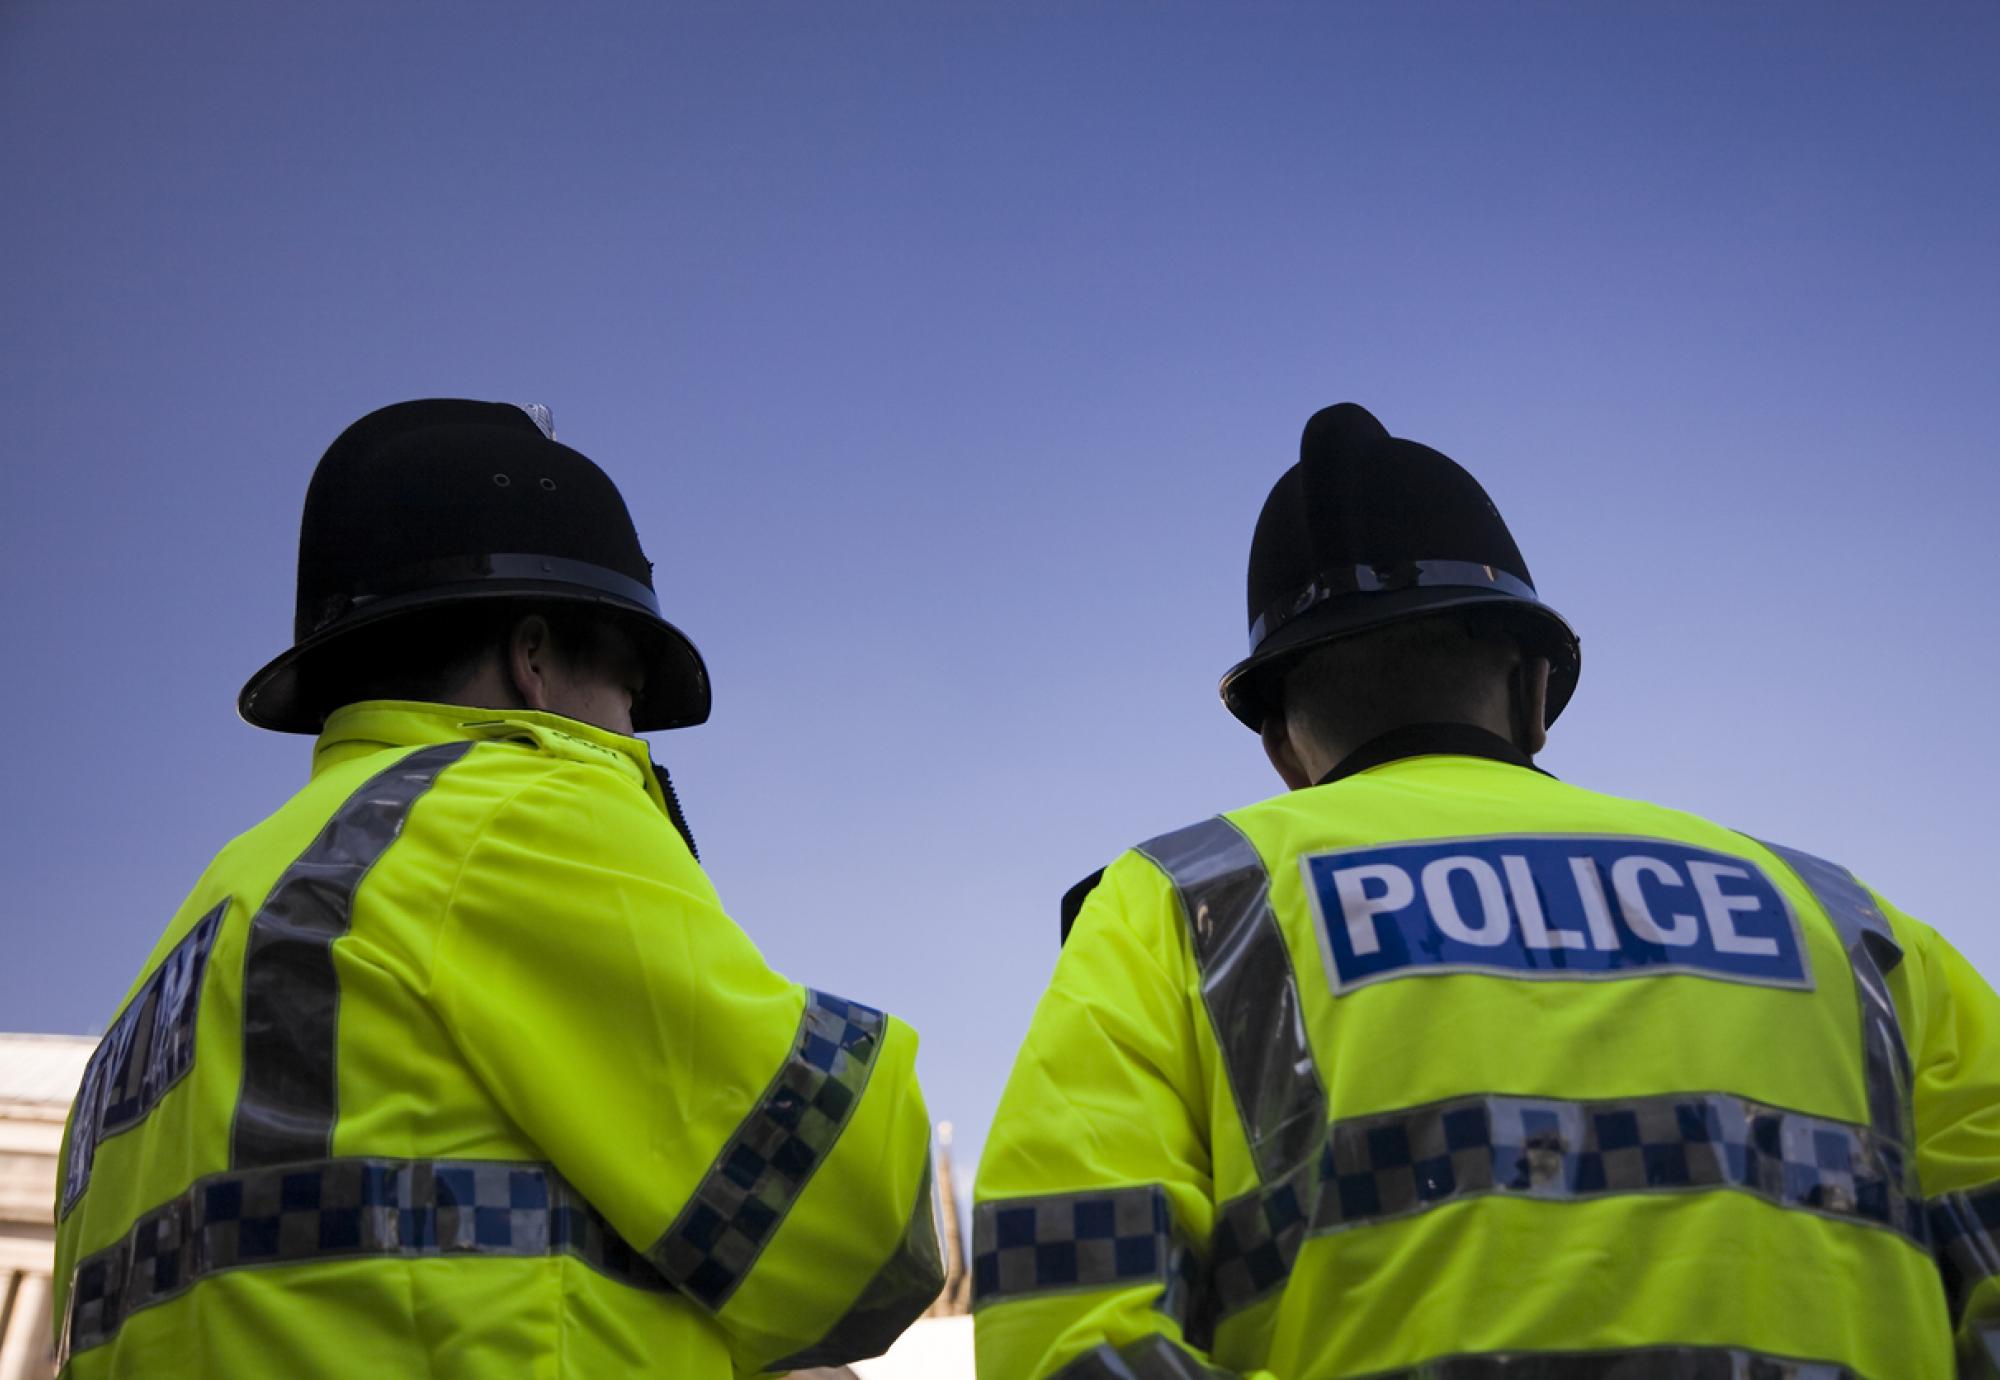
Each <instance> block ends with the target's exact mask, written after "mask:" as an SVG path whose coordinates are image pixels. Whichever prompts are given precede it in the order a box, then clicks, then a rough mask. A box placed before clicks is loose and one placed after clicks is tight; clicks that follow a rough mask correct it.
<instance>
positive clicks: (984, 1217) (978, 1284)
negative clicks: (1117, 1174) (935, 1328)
mask: <svg viewBox="0 0 2000 1380" xmlns="http://www.w3.org/2000/svg"><path fill="white" fill-rule="evenodd" d="M1199 1277H1200V1261H1199V1258H1198V1257H1197V1256H1196V1255H1195V1253H1194V1251H1193V1250H1192V1249H1191V1248H1190V1247H1189V1245H1188V1244H1187V1242H1186V1240H1185V1239H1184V1237H1183V1236H1182V1235H1181V1234H1180V1232H1179V1231H1178V1230H1177V1229H1176V1227H1175V1224H1174V1217H1173V1207H1172V1205H1171V1204H1170V1203H1169V1202H1168V1201H1167V1193H1166V1190H1165V1189H1164V1188H1162V1187H1160V1186H1159V1185H1158V1184H1145V1185H1141V1186H1137V1187H1133V1188H1113V1189H1098V1190H1087V1191H1084V1192H1080V1193H1052V1194H1046V1195H1043V1196H1038V1197H1033V1198H998V1199H994V1200H992V1201H990V1202H984V1203H980V1204H978V1205H977V1206H976V1207H974V1209H973V1212H972V1306H973V1309H974V1311H977V1310H978V1309H980V1308H983V1307H985V1306H987V1305H988V1304H994V1303H1004V1302H1007V1301H1009V1300H1012V1299H1018V1298H1029V1297H1033V1296H1036V1295H1042V1294H1061V1293H1072V1292H1077V1291H1082V1290H1091V1289H1129V1288H1133V1287H1136V1286H1139V1285H1144V1284H1152V1285H1157V1286H1158V1287H1159V1291H1160V1292H1159V1295H1158V1296H1157V1298H1156V1299H1155V1300H1154V1304H1153V1306H1154V1307H1155V1308H1156V1309H1158V1310H1159V1311H1160V1312H1162V1313H1165V1314H1166V1315H1167V1316H1168V1317H1170V1318H1172V1319H1174V1320H1175V1321H1176V1322H1178V1323H1180V1325H1181V1330H1182V1332H1183V1333H1184V1334H1188V1333H1195V1332H1198V1331H1199V1330H1200V1328H1199V1327H1198V1323H1197V1319H1196V1318H1195V1316H1194V1310H1195V1305H1196V1303H1197V1300H1198V1297H1199V1292H1200V1291H1199V1289H1198V1288H1197V1284H1198V1281H1199Z"/></svg>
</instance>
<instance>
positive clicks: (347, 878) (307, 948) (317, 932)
mask: <svg viewBox="0 0 2000 1380" xmlns="http://www.w3.org/2000/svg"><path fill="white" fill-rule="evenodd" d="M471 749H472V744H471V743H469V742H456V743H438V744H435V745H434V746H431V747H426V748H419V749H417V751H415V752H412V753H410V754H408V755H407V756H405V757H403V758H401V759H400V760H398V761H397V762H396V764H395V765H394V766H391V767H389V768H388V769H387V770H385V771H382V772H380V773H378V774H377V775H375V776H373V777H371V778H369V780H368V782H367V783H366V784H365V785H363V786H362V787H361V789H360V790H358V791H356V792H355V793H354V794H353V795H351V796H349V797H348V798H347V801H346V802H345V803H344V804H343V805H342V806H341V807H340V808H339V809H338V810H336V811H335V812H334V814H333V818H331V819H329V820H328V821H327V822H326V826H325V827H324V828H322V829H321V830H320V832H319V836H318V837H317V838H315V839H314V840H313V841H312V844H311V846H310V847H308V848H307V849H306V851H305V852H304V853H302V854H300V855H299V858H298V861H296V862H294V863H293V864H292V865H291V866H290V867H288V868H286V869H285V873H284V875H283V876H281V877H279V878H278V880H277V882H276V883H274V884H273V885H272V887H271V890H270V892H269V893H268V894H267V895H266V896H265V898H264V904H263V905H262V906H260V907H259V908H258V910H257V913H256V914H255V915H254V916H252V917H251V920H250V933H249V938H248V940H247V941H246V945H245V953H244V959H243V1083H242V1089H241V1092H240V1093H239V1094H238V1097H237V1102H236V1118H235V1123H234V1125H233V1127H232V1128H231V1132H230V1163H231V1164H232V1165H233V1166H235V1167H237V1168H254V1167H256V1166H258V1165H266V1164H283V1163H286V1162H289V1161H293V1160H315V1159H322V1158H325V1157H326V1156H328V1155H330V1154H331V1153H332V1152H333V1124H334V1120H335V1118H336V1117H337V1116H338V1115H339V1106H338V1102H337V1081H336V1080H337V1076H338V1075H337V1071H336V1069H335V1067H334V1061H335V1058H336V1053H337V1050H338V1047H339V1029H338V1022H339V1016H340V978H339V975H338V973H337V972H336V971H335V969H334V966H333V944H334V941H335V940H337V939H339V938H340V937H341V936H342V935H344V934H346V933H347V931H348V927H349V925H350V924H351V922H352V920H353V912H354V893H355V891H356V890H357V889H358V888H359V887H360V885H361V879H362V878H363V877H366V876H367V875H368V870H369V869H370V868H371V867H373V866H374V865H375V863H376V861H377V860H378V859H380V858H381V856H382V854H383V853H385V852H387V851H388V848H389V845H390V844H392V843H394V842H395V841H396V839H397V837H398V835H400V834H401V833H402V830H403V821H404V820H405V819H407V818H408V817H409V813H410V807H411V806H412V805H414V804H415V803H416V801H417V799H418V797H420V796H422V795H423V794H424V792H426V791H428V790H429V789H430V788H431V786H432V785H433V784H434V783H435V782H436V781H437V778H438V773H440V772H442V771H443V770H444V769H445V768H446V767H448V766H450V765H451V764H452V763H453V762H456V761H457V760H458V759H459V758H461V757H463V756H464V755H465V754H466V753H467V752H469V751H470V750H471Z"/></svg>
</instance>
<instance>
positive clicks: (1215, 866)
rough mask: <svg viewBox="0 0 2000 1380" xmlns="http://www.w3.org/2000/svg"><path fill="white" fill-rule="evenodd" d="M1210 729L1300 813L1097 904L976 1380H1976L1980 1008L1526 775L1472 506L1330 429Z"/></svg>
mask: <svg viewBox="0 0 2000 1380" xmlns="http://www.w3.org/2000/svg"><path fill="white" fill-rule="evenodd" d="M1249 614H1250V640H1251V655H1250V657H1249V659H1248V660H1246V661H1244V662H1243V663H1241V664H1240V665H1238V666H1236V667H1235V668H1234V669H1232V670H1231V671H1230V672H1229V673H1228V675H1227V676H1226V677H1225V678H1224V680H1223V685H1222V692H1223V698H1224V700H1225V702H1226V703H1227V705H1228V707H1229V708H1230V710H1231V711H1232V712H1234V713H1235V715H1236V716H1237V717H1238V718H1239V719H1241V720H1242V721H1243V722H1244V723H1245V724H1247V725H1249V726H1250V727H1251V728H1253V729H1257V730H1259V731H1261V733H1262V735H1263V739H1264V744H1265V747H1266V750H1267V752H1268V754H1269V756H1270V758H1271V761H1272V763H1273V764H1274V765H1275V766H1276V768H1277V770H1278V773H1279V775H1280V776H1281V777H1282V778H1283V779H1284V781H1285V784H1286V785H1287V786H1288V787H1290V788H1291V790H1290V793H1289V794H1286V795H1282V796H1279V797H1278V798H1276V799H1272V800H1268V801H1265V802H1263V803H1262V804H1257V805H1251V806H1249V807H1247V808H1244V809H1238V810H1232V811H1230V812H1228V813H1226V814H1224V815H1220V816H1217V817H1214V818H1211V819H1207V820H1204V821H1202V822H1200V823H1197V824H1191V825H1189V826H1187V827H1186V828H1182V829H1177V830H1174V831H1173V832H1171V833H1167V834H1163V835H1161V836H1160V837H1159V838H1156V839H1153V840H1151V841H1150V842H1147V843H1143V844H1140V845H1139V846H1138V847H1137V848H1135V849H1133V850H1132V851H1131V852H1129V853H1126V854H1125V855H1124V856H1122V857H1120V858H1119V859H1118V860H1117V861H1115V862H1113V863H1112V864H1111V866H1110V867H1109V868H1108V869H1106V871H1105V872H1104V873H1103V876H1102V880H1101V881H1100V882H1098V883H1097V885H1096V886H1095V888H1094V889H1093V890H1091V891H1090V892H1089V894H1088V898H1087V900H1085V901H1084V903H1083V906H1082V910H1081V913H1080V914H1079V915H1078V916H1077V917H1076V918H1075V924H1074V928H1073V929H1072V930H1071V931H1070V933H1069V936H1068V939H1067V942H1066V944H1065V947H1064V950H1063V953H1062V956H1061V959H1060V961H1059V962H1058V964H1057V966H1056V971H1055V976H1054V978H1053V980H1052V981H1051V983H1050V986H1049V990H1048V992H1047V994H1046V995H1045V996H1044V997H1043V999H1042V1002H1041V1004H1040V1006H1039V1008H1038V1009H1037V1011H1036V1012H1035V1016H1034V1021H1033V1024H1032V1027H1031V1028H1030V1030H1029V1033H1028V1037H1027V1042H1026V1045H1025V1047H1024V1048H1023V1049H1022V1051H1021V1054H1020V1057H1019V1059H1018V1061H1017V1062H1016V1064H1015V1067H1014V1072H1013V1076H1012V1078H1011V1079H1010V1081H1009V1082H1008V1084H1007V1089H1006V1093H1005V1095H1004V1097H1003V1099H1002V1101H1001V1105H1000V1110H999V1113H998V1117H997V1120H996V1123H995V1126H994V1130H993V1134H992V1137H991V1139H990V1141H989V1142H988V1145H987V1148H986V1153H985V1156H984V1158H983V1160H982V1162H981V1165H980V1171H979V1180H978V1188H977V1194H976V1198H977V1205H976V1208H975V1217H974V1261H973V1280H974V1290H975V1305H974V1306H975V1309H976V1316H977V1336H978V1350H979V1363H980V1374H981V1376H982V1377H986V1380H1031V1377H1045V1376H1060V1377H1063V1380H1173V1378H1175V1377H1194V1376H1215V1375H1244V1376H1261V1377H1274V1378H1275V1380H1304V1378H1305V1377H1313V1378H1314V1380H1321V1378H1325V1380H1331V1378H1332V1377H1344V1376H1369V1377H1390V1376H1394V1377H1410V1378H1411V1380H1417V1378H1418V1377H1421V1378H1422V1380H1583V1377H1600V1376H1615V1377H1621V1378H1622V1380H1710V1377H1714V1378H1715V1380H1723V1377H1733V1380H1752V1378H1753V1377H1759V1378H1762V1380H1808V1378H1812V1380H1832V1377H1854V1376H1861V1377H1868V1380H1925V1378H1926V1377H1936V1376H1949V1375H1951V1374H1953V1372H1954V1367H1956V1368H1957V1369H1958V1372H1959V1373H1961V1374H1967V1375H1993V1374H1995V1373H1996V1363H1995V1359H1994V1358H1995V1356H1996V1354H2000V1278H1996V1274H2000V1001H1996V999H1995V997H1994V994H1993V992H1992V990H1991V989H1990V988H1989V987H1988V986H1987V985H1986V983H1985V982H1983V981H1982V980H1981V979H1980V978H1979V976H1978V975H1977V974H1975V973H1974V972H1973V971H1972V969H1971V968H1970V967H1969V966H1968V965H1967V964H1966V962H1965V960H1964V959H1962V958H1961V957H1960V956H1959V955H1958V954H1957V953H1956V952H1954V951H1953V949H1952V948H1951V946H1950V945H1949V944H1947V943H1945V941H1944V940H1942V939H1941V938H1939V937H1938V935H1937V934H1936V933H1935V932H1934V931H1933V930H1931V929H1929V928H1927V927H1926V926H1924V925H1922V924H1920V923H1918V922H1917V921H1915V920H1912V919H1910V918H1909V917H1908V916H1905V915H1904V914H1902V913H1901V912H1900V911H1898V910H1896V909H1895V908H1894V907H1893V906H1891V905H1889V904H1888V903H1887V902H1886V901H1884V900H1883V899H1882V898H1880V897H1879V896H1876V895H1875V894H1874V893H1873V892H1871V891H1869V890H1868V889H1867V887H1865V886H1864V885H1862V884H1861V883H1860V882H1858V881H1856V880H1855V878H1854V877H1853V875H1852V874H1850V873H1849V872H1847V871H1846V870H1845V869H1844V868H1842V867H1840V866H1837V865H1836V864H1834V863H1831V862H1827V861H1824V860H1822V859H1819V858H1816V857H1813V856H1811V855H1810V854H1807V853H1803V852H1799V851H1796V850H1795V849H1792V848H1789V847H1785V846H1782V845H1779V844H1774V843H1767V842H1762V841H1760V840H1758V839H1754V838H1751V837H1748V836H1746V835H1743V834H1739V833H1735V832H1732V831H1731V830H1729V829H1726V828H1724V827H1722V826H1720V825H1717V824H1711V823H1709V822H1708V821H1706V820H1703V819H1698V818H1695V817H1693V816H1691V815H1687V814H1683V813H1680V812H1678V811H1675V810H1669V809H1665V808H1662V807H1660V806H1656V805H1649V804H1645V803H1642V802H1639V801H1632V800H1621V799H1617V798H1614V797H1611V796H1605V795H1599V794H1596V793H1595V792H1592V791H1588V790H1584V789H1582V788H1580V787H1577V786H1572V785H1568V784H1565V783H1563V782H1560V781H1557V780H1555V779H1554V778H1552V777H1550V776H1548V775H1546V774H1545V773H1543V772H1541V771H1540V770H1538V769H1537V768H1536V767H1535V766H1534V763H1533V755H1534V753H1535V752H1536V751H1538V750H1539V749H1540V748H1541V747H1542V745H1543V741H1544V725H1545V724H1546V723H1547V722H1550V721H1553V720H1554V718H1555V717H1556V715H1557V714H1558V713H1559V712H1561V710H1562V708H1563V706H1564V704H1565V703H1566V702H1567V701H1568V699H1569V697H1570V693H1571V691H1572V689H1573V688H1574V686H1575V684H1576V678H1577V670H1578V664H1579V662H1578V650H1577V641H1576V638H1575V637H1574V635H1573V634H1572V633H1571V632H1570V630H1569V628H1568V627H1567V625H1566V624H1565V623H1564V622H1563V620H1562V619H1560V618H1559V617H1557V615H1556V614H1555V613H1554V612H1553V611H1551V610H1550V609H1549V607H1548V606H1547V605H1545V604H1543V603H1541V602H1540V600H1539V599H1538V597H1537V596H1536V593H1535V590H1534V588H1533V584H1532V582H1531V580H1530V578H1529V574H1528V568H1527V566H1526V565H1525V564H1524V563H1523V561H1522V559H1521V555H1520V552H1519V551H1518V550H1517V549H1516V547H1515V544H1514V542H1513V539H1512V538H1511V537H1510V536H1509V535H1508V532H1507V529H1506V527H1505V526H1504V524H1503V523H1502V521H1501V519H1500V516H1499V514H1498V512H1497V511H1496V510H1495V509H1494V507H1493V505H1492V503H1491V502H1490V501H1489V500H1488V498H1487V496H1486V494H1485V493H1484V492H1483V491H1482V490H1481V488H1480V487H1479V485H1478V484H1477V483H1476V482H1475V481H1474V480H1473V479H1472V477H1471V476H1470V475H1468V474H1466V473H1465V471H1463V470H1462V469H1460V468H1459V467H1458V466H1457V465H1455V464H1454V463H1453V462H1452V461H1450V460H1449V459H1447V458H1446V457H1445V456H1443V455H1440V454H1438V453H1437V452H1436V451H1433V450H1430V449H1428V448H1426V447H1424V446H1420V445H1417V444H1414V443H1412V442H1409V441H1404V440H1398V439H1394V438H1391V437H1390V436H1389V435H1388V433H1387V432H1386V431H1384V430H1383V428H1382V426H1381V425H1380V424H1379V423H1378V422H1377V421H1376V420H1375V419H1374V418H1373V417H1371V416H1370V415H1369V414H1368V413H1367V412H1365V411H1363V410H1362V409H1361V408H1359V407H1356V406H1353V405H1351V404H1343V405H1341V406H1338V407H1333V408H1328V409H1326V410H1325V411H1323V412H1321V413H1319V414H1318V415H1316V416H1315V417H1314V418H1313V419H1312V420H1311V422H1310V423H1309V424H1308V425H1307V428H1306V432H1305V438H1304V442H1303V446H1302V450H1301V456H1300V460H1299V463H1298V465H1297V466H1296V467H1295V468H1293V469H1292V470H1290V471H1288V472H1287V473H1286V474H1285V475H1284V477H1283V478H1282V479H1281V480H1279V482H1278V485H1277V487H1276V488H1275V489H1274V490H1273V491H1272V493H1271V495H1270V498H1269V500H1268V501H1267V502H1266V504H1265V506H1264V510H1263V513H1262V516H1261V517H1260V518H1259V520H1258V523H1257V529H1256V535H1255V538H1254V541H1253V543H1252V547H1251V559H1250V609H1249Z"/></svg>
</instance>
